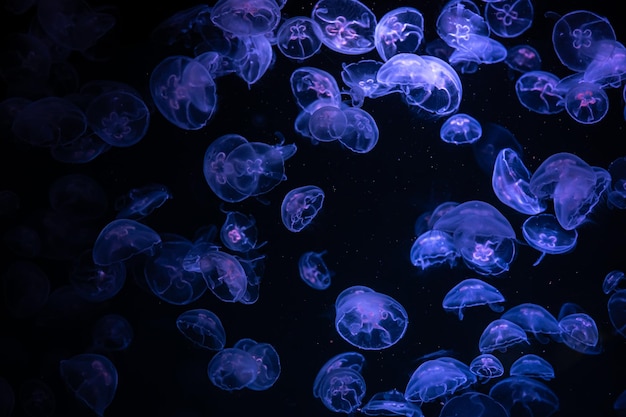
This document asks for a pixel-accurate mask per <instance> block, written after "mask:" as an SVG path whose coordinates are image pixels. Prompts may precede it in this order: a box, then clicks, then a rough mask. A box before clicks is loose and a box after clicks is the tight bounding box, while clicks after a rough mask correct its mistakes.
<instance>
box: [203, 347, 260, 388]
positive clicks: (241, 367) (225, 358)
mask: <svg viewBox="0 0 626 417" xmlns="http://www.w3.org/2000/svg"><path fill="white" fill-rule="evenodd" d="M258 371H259V367H258V364H257V361H256V359H255V358H254V357H253V356H252V355H251V354H250V353H248V352H246V351H245V350H243V349H239V348H234V347H231V348H224V349H222V350H220V351H218V352H217V353H216V354H215V355H214V356H213V357H212V358H211V360H210V361H209V365H208V367H207V374H208V376H209V381H211V383H213V385H215V386H216V387H218V388H220V389H222V390H225V391H235V390H240V389H243V388H245V387H247V386H248V385H249V384H251V383H253V382H254V380H255V379H256V377H257V374H258Z"/></svg>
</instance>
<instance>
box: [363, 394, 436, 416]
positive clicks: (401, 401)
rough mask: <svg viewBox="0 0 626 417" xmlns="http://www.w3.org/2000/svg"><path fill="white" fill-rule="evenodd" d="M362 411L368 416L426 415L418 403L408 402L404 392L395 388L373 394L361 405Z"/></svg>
mask: <svg viewBox="0 0 626 417" xmlns="http://www.w3.org/2000/svg"><path fill="white" fill-rule="evenodd" d="M361 413H363V414H365V415H368V416H405V417H423V416H424V413H422V409H421V408H419V406H418V405H417V404H415V403H411V402H408V401H407V400H406V399H405V398H404V393H402V392H400V391H398V390H397V389H395V388H394V389H392V390H389V391H382V392H377V393H376V394H374V395H372V397H371V398H370V399H369V401H368V402H367V403H366V404H365V405H364V406H363V407H361Z"/></svg>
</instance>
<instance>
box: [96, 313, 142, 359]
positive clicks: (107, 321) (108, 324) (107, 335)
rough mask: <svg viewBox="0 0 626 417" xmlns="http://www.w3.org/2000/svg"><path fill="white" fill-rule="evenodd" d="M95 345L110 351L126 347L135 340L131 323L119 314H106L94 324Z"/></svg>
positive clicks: (97, 347)
mask: <svg viewBox="0 0 626 417" xmlns="http://www.w3.org/2000/svg"><path fill="white" fill-rule="evenodd" d="M91 335H92V339H93V346H94V348H96V349H101V350H104V351H108V352H115V351H120V350H124V349H126V348H127V347H128V346H129V345H130V343H131V342H132V340H133V337H134V332H133V327H132V326H131V324H130V323H129V322H128V320H126V318H125V317H124V316H121V315H119V314H105V315H104V316H102V317H100V318H99V319H98V321H97V322H96V323H95V324H94V326H93V329H92V331H91Z"/></svg>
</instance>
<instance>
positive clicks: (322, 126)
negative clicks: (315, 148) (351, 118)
mask: <svg viewBox="0 0 626 417" xmlns="http://www.w3.org/2000/svg"><path fill="white" fill-rule="evenodd" d="M347 127H348V118H347V117H346V114H345V113H344V111H343V110H342V109H340V108H339V107H335V106H322V107H318V108H317V109H315V111H313V112H312V113H311V117H309V132H310V133H311V137H312V138H313V139H315V140H317V141H319V142H332V141H335V140H337V139H340V138H341V136H342V135H343V134H344V132H345V131H346V128H347Z"/></svg>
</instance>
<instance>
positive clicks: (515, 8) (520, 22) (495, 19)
mask: <svg viewBox="0 0 626 417" xmlns="http://www.w3.org/2000/svg"><path fill="white" fill-rule="evenodd" d="M533 12H534V10H533V5H532V3H531V1H530V0H502V1H498V2H496V3H493V2H490V3H487V5H486V6H485V20H486V21H487V24H488V25H489V28H490V29H491V31H492V32H493V33H494V34H496V35H498V36H500V37H502V38H515V37H517V36H520V35H521V34H523V33H524V32H526V30H528V29H529V28H530V26H531V25H532V23H533Z"/></svg>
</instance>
